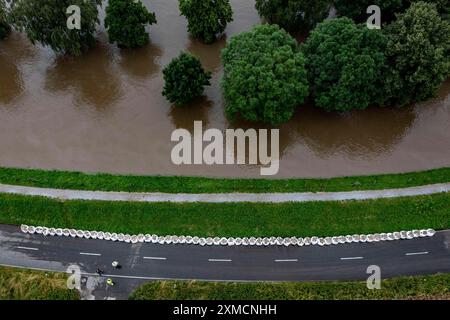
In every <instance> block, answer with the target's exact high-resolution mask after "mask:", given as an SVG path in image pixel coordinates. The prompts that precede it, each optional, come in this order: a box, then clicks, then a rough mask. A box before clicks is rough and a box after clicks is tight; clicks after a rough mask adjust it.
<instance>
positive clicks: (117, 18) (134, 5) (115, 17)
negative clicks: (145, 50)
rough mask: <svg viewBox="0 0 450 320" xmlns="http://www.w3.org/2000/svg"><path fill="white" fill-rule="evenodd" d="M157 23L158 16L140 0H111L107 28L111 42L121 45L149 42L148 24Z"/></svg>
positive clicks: (134, 45)
mask: <svg viewBox="0 0 450 320" xmlns="http://www.w3.org/2000/svg"><path fill="white" fill-rule="evenodd" d="M154 23H156V16H155V14H154V13H153V12H149V11H148V10H147V8H146V7H145V6H144V5H143V4H142V2H140V1H139V0H137V1H135V0H109V3H108V6H107V7H106V18H105V28H106V29H107V31H108V38H109V42H110V43H114V42H117V44H118V45H119V46H120V47H127V48H134V47H141V46H143V45H145V44H147V43H148V33H147V32H146V31H145V26H146V25H147V24H150V25H151V24H154Z"/></svg>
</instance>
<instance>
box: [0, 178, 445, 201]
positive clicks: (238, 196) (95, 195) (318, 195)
mask: <svg viewBox="0 0 450 320" xmlns="http://www.w3.org/2000/svg"><path fill="white" fill-rule="evenodd" d="M249 191H250V190H249ZM449 191H450V183H440V184H433V185H426V186H419V187H410V188H402V189H385V190H364V191H345V192H315V193H313V192H293V193H201V194H189V193H159V192H157V193H139V192H107V191H81V190H65V189H50V188H35V187H24V186H13V185H5V184H0V193H10V194H20V195H30V196H43V197H47V198H53V199H62V200H102V201H135V202H210V203H223V202H271V203H281V202H308V201H343V200H368V199H381V198H395V197H411V196H420V195H428V194H434V193H440V192H449Z"/></svg>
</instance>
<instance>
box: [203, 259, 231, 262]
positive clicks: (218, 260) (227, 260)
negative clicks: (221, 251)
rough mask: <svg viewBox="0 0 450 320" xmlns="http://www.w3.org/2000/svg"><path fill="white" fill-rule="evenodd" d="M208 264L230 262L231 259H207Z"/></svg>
mask: <svg viewBox="0 0 450 320" xmlns="http://www.w3.org/2000/svg"><path fill="white" fill-rule="evenodd" d="M208 261H209V262H231V261H232V260H231V259H208Z"/></svg>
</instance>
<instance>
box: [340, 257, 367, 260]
mask: <svg viewBox="0 0 450 320" xmlns="http://www.w3.org/2000/svg"><path fill="white" fill-rule="evenodd" d="M361 259H364V257H344V258H341V260H361Z"/></svg>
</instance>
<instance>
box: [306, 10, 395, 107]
mask: <svg viewBox="0 0 450 320" xmlns="http://www.w3.org/2000/svg"><path fill="white" fill-rule="evenodd" d="M386 42H387V39H386V37H385V36H384V35H383V33H382V32H381V30H370V29H368V28H367V27H366V26H364V25H356V24H355V23H354V22H353V21H352V20H351V19H349V18H346V17H343V18H337V19H332V20H326V21H325V22H322V23H321V24H319V25H318V26H317V27H316V28H315V29H314V30H313V31H312V32H311V35H310V36H309V38H308V39H307V41H306V42H305V44H304V46H303V48H302V49H303V52H304V53H305V55H306V58H307V68H308V77H309V81H310V86H311V89H312V90H311V91H312V95H313V97H314V100H315V104H316V106H318V107H320V108H323V109H325V110H327V111H333V110H336V111H348V110H352V109H365V108H367V107H368V106H369V105H372V104H383V102H384V99H383V97H384V95H383V85H382V83H383V75H384V72H385V70H386V60H387V59H386V57H385V54H384V50H385V47H386Z"/></svg>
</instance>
